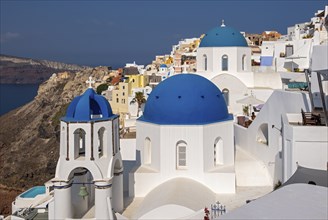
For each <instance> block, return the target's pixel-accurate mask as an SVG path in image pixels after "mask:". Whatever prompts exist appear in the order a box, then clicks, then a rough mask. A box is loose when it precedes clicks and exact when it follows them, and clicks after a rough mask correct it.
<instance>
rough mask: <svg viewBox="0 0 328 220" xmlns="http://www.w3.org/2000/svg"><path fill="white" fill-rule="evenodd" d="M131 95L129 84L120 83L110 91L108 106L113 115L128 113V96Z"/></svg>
mask: <svg viewBox="0 0 328 220" xmlns="http://www.w3.org/2000/svg"><path fill="white" fill-rule="evenodd" d="M130 93H131V83H128V82H120V83H119V85H118V87H117V88H116V89H114V90H113V91H112V100H111V101H110V105H111V107H112V110H113V113H114V114H126V113H128V112H129V101H128V98H129V94H130Z"/></svg>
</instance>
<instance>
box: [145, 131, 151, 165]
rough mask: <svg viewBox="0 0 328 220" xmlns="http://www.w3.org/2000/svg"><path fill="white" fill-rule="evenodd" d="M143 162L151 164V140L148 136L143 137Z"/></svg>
mask: <svg viewBox="0 0 328 220" xmlns="http://www.w3.org/2000/svg"><path fill="white" fill-rule="evenodd" d="M144 163H145V164H151V140H150V138H148V137H147V138H146V139H145V146H144Z"/></svg>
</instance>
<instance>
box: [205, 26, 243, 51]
mask: <svg viewBox="0 0 328 220" xmlns="http://www.w3.org/2000/svg"><path fill="white" fill-rule="evenodd" d="M199 47H248V45H247V42H246V40H245V38H244V36H243V35H242V34H241V33H240V32H239V31H237V30H235V29H233V28H231V27H222V26H221V27H216V28H213V29H212V30H210V31H209V32H207V34H205V36H204V37H203V39H202V41H201V42H200V45H199Z"/></svg>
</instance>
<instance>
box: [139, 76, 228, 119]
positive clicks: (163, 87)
mask: <svg viewBox="0 0 328 220" xmlns="http://www.w3.org/2000/svg"><path fill="white" fill-rule="evenodd" d="M138 120H139V121H144V122H150V123H154V124H161V125H202V124H209V123H216V122H221V121H227V120H232V115H231V114H229V113H228V109H227V105H226V103H225V100H224V98H223V95H222V93H221V91H220V89H219V88H218V87H217V86H216V85H215V84H213V83H212V82H211V81H209V80H208V79H206V78H204V77H202V76H199V75H196V74H178V75H175V76H172V77H170V78H168V79H166V80H165V81H162V82H161V83H160V84H159V85H157V86H156V87H155V88H154V90H153V91H152V92H151V94H150V96H149V97H148V100H147V102H146V105H145V109H144V113H143V116H141V117H140V118H139V119H138Z"/></svg>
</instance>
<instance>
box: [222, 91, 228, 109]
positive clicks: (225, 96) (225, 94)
mask: <svg viewBox="0 0 328 220" xmlns="http://www.w3.org/2000/svg"><path fill="white" fill-rule="evenodd" d="M222 94H223V98H224V101H225V102H226V105H227V106H229V89H227V88H225V89H223V90H222Z"/></svg>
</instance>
